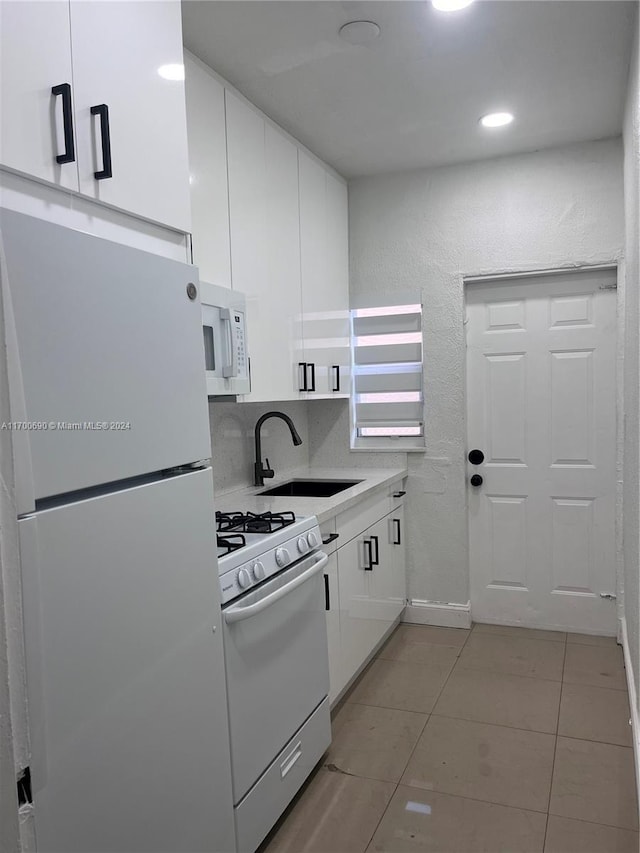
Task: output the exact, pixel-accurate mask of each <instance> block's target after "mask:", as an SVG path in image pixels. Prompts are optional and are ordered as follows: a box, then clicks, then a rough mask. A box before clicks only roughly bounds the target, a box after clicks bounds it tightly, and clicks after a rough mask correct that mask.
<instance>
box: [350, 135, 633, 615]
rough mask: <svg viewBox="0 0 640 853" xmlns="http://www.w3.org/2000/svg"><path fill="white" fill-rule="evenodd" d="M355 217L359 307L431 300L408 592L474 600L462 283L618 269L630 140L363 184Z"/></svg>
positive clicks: (356, 192)
mask: <svg viewBox="0 0 640 853" xmlns="http://www.w3.org/2000/svg"><path fill="white" fill-rule="evenodd" d="M507 132H508V131H507ZM349 207H350V256H351V291H352V300H354V301H355V300H357V299H358V298H359V297H360V296H361V295H362V294H363V293H367V294H368V295H373V296H374V297H375V298H377V299H379V300H380V302H381V303H382V304H384V303H385V302H389V301H391V300H393V299H394V293H395V294H400V293H405V292H407V291H409V292H410V291H412V290H414V291H415V290H416V289H419V290H421V291H422V294H423V302H424V344H425V346H424V353H425V356H424V361H425V370H424V374H425V388H424V393H425V432H426V442H427V449H428V450H427V453H426V454H425V455H420V454H408V460H409V470H410V475H411V476H410V478H409V496H408V504H407V508H408V519H409V525H408V537H407V540H408V543H409V556H408V559H409V594H410V596H411V597H412V598H414V599H421V600H431V601H441V602H458V603H466V602H467V601H468V599H469V583H468V548H467V519H466V508H465V502H466V483H465V475H466V466H465V444H466V441H465V405H464V390H465V389H464V363H465V359H464V352H465V350H464V328H463V304H464V302H463V285H462V278H463V276H471V275H492V274H497V273H502V272H519V271H522V270H531V269H547V268H559V267H567V266H579V265H586V264H599V263H606V262H611V261H615V260H617V259H619V258H620V257H621V255H622V244H623V234H624V223H623V188H622V146H621V141H620V139H613V140H605V141H602V142H593V143H585V144H580V145H572V146H567V147H563V148H557V149H550V150H545V151H540V152H535V153H531V154H525V155H518V156H513V157H505V158H500V159H496V160H491V161H484V162H478V163H472V164H469V165H463V166H455V167H447V168H442V169H430V170H422V171H416V172H408V173H398V174H394V175H387V176H382V177H372V178H361V179H356V180H354V181H352V182H350V184H349ZM353 455H354V456H355V454H353Z"/></svg>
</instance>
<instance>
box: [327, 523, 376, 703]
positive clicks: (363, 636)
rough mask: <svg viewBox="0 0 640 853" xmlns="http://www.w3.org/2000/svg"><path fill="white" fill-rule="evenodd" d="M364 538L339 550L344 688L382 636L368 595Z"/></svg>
mask: <svg viewBox="0 0 640 853" xmlns="http://www.w3.org/2000/svg"><path fill="white" fill-rule="evenodd" d="M367 541H368V540H367V538H366V535H361V536H358V537H356V538H355V539H352V540H351V542H348V543H347V544H346V545H344V546H343V547H342V548H338V588H339V596H340V650H341V658H342V665H343V667H344V674H343V679H342V680H343V685H342V686H343V687H344V686H345V685H346V684H347V683H348V682H349V681H350V680H351V678H352V677H353V676H354V675H355V673H356V672H357V671H358V669H359V668H360V666H361V664H362V663H363V662H364V661H365V660H366V658H367V656H368V655H369V653H370V652H371V650H372V649H373V648H374V647H375V645H376V643H377V642H378V640H379V639H380V637H381V636H382V633H384V632H380V626H379V622H378V619H377V618H376V616H377V614H376V610H377V608H376V606H375V604H374V602H373V600H372V596H371V585H372V584H371V574H372V570H370V569H369V568H368V566H369V565H370V562H371V560H370V557H369V547H368V546H367V545H366V544H365V543H366V542H367Z"/></svg>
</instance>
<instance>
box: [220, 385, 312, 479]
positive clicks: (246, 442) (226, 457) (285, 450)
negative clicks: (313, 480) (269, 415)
mask: <svg viewBox="0 0 640 853" xmlns="http://www.w3.org/2000/svg"><path fill="white" fill-rule="evenodd" d="M271 410H276V411H279V412H284V413H285V414H286V415H289V417H290V418H291V420H292V421H293V423H294V424H295V427H296V429H297V430H298V432H299V434H300V438H301V439H302V444H301V445H299V446H298V447H295V446H294V445H293V443H292V441H291V433H290V432H289V428H288V427H287V425H286V424H285V423H284V422H283V421H281V420H280V419H275V418H273V419H272V420H268V421H267V422H266V423H265V424H264V426H263V427H262V432H261V435H262V458H263V459H264V458H265V456H268V457H269V462H270V463H271V467H272V468H273V469H274V470H275V472H276V475H280V474H282V473H284V472H286V471H289V470H291V469H292V468H298V467H299V466H301V465H308V464H309V430H308V427H307V404H306V403H305V402H304V401H296V402H290V403H227V402H220V401H217V400H214V401H213V402H212V401H211V400H210V401H209V422H210V424H211V445H212V449H213V462H212V464H213V483H214V487H215V491H216V493H217V494H220V493H221V492H229V491H233V490H234V489H241V488H244V487H245V486H250V485H251V484H252V483H253V463H254V461H255V459H254V456H255V454H254V427H255V425H256V421H257V420H258V418H259V417H260V415H263V414H264V413H265V412H268V411H271Z"/></svg>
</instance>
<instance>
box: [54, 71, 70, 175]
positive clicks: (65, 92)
mask: <svg viewBox="0 0 640 853" xmlns="http://www.w3.org/2000/svg"><path fill="white" fill-rule="evenodd" d="M51 94H52V95H55V96H57V95H62V121H63V126H64V154H58V155H57V156H56V163H73V162H75V159H76V148H75V143H74V140H73V112H72V108H71V84H70V83H60V85H59V86H53V88H52V89H51Z"/></svg>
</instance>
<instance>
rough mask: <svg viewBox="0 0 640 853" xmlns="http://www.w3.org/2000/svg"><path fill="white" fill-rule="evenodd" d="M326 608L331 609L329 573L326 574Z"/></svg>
mask: <svg viewBox="0 0 640 853" xmlns="http://www.w3.org/2000/svg"><path fill="white" fill-rule="evenodd" d="M324 609H325V610H331V596H330V595H329V575H325V576H324Z"/></svg>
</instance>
